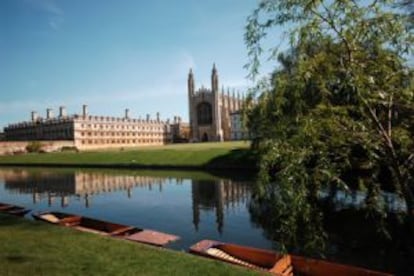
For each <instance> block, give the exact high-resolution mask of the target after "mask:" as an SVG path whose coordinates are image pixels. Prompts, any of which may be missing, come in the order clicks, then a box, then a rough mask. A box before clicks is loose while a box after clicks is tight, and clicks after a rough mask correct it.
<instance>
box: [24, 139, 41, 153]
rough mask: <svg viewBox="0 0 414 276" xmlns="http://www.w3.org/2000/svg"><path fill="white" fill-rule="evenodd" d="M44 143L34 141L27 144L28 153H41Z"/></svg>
mask: <svg viewBox="0 0 414 276" xmlns="http://www.w3.org/2000/svg"><path fill="white" fill-rule="evenodd" d="M42 147H43V146H42V143H40V142H39V141H33V142H30V143H29V144H27V146H26V150H27V152H33V153H39V152H40V151H41V150H42Z"/></svg>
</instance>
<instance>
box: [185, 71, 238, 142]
mask: <svg viewBox="0 0 414 276" xmlns="http://www.w3.org/2000/svg"><path fill="white" fill-rule="evenodd" d="M188 101H189V115H190V129H191V140H193V141H223V140H230V139H231V137H230V127H231V126H230V113H231V112H234V111H236V110H240V109H241V106H242V102H243V100H242V99H241V98H240V94H237V97H236V96H235V95H234V92H233V95H232V96H230V93H229V91H227V95H225V94H224V91H223V90H222V91H221V92H220V91H219V80H218V73H217V70H216V67H215V66H213V71H212V73H211V90H210V89H207V88H204V87H201V88H200V89H199V90H197V91H195V84H194V76H193V72H192V71H191V70H190V73H189V75H188Z"/></svg>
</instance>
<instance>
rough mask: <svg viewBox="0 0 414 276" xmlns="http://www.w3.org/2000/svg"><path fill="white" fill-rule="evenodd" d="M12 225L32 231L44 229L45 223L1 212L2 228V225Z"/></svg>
mask: <svg viewBox="0 0 414 276" xmlns="http://www.w3.org/2000/svg"><path fill="white" fill-rule="evenodd" d="M8 226H12V227H13V228H15V227H16V228H24V229H29V230H30V231H37V230H44V227H45V225H44V223H41V222H38V221H33V220H29V219H28V218H25V217H17V216H12V215H8V214H2V213H0V230H1V229H2V227H8Z"/></svg>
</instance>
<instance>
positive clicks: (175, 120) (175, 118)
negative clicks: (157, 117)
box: [174, 116, 177, 124]
mask: <svg viewBox="0 0 414 276" xmlns="http://www.w3.org/2000/svg"><path fill="white" fill-rule="evenodd" d="M176 123H177V116H174V124H176Z"/></svg>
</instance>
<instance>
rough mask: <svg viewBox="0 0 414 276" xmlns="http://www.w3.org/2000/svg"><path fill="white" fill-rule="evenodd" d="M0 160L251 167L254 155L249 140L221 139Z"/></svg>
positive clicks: (226, 167) (218, 167)
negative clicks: (220, 140) (220, 141)
mask: <svg viewBox="0 0 414 276" xmlns="http://www.w3.org/2000/svg"><path fill="white" fill-rule="evenodd" d="M1 164H8V165H10V164H16V165H34V164H37V165H66V166H68V165H76V166H108V167H110V166H118V167H122V166H123V167H173V168H180V167H181V168H212V169H214V168H215V169H223V168H225V169H228V168H235V169H253V168H255V166H256V156H255V154H254V153H252V152H251V151H250V150H249V143H248V142H224V143H197V144H174V145H167V146H157V147H145V148H134V149H125V150H117V151H115V150H106V151H102V150H101V151H86V152H79V153H75V152H59V153H47V154H45V153H43V154H42V153H40V154H24V155H16V156H0V165H1Z"/></svg>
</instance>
